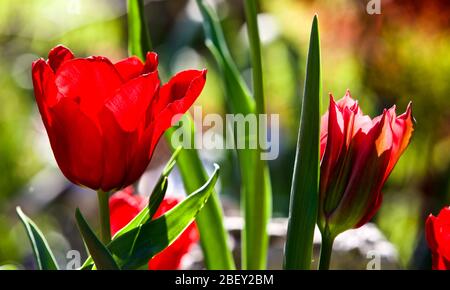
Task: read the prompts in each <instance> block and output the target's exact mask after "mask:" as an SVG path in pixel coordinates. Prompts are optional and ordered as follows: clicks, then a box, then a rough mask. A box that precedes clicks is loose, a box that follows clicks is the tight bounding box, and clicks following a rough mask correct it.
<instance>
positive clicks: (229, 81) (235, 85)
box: [197, 0, 255, 115]
mask: <svg viewBox="0 0 450 290" xmlns="http://www.w3.org/2000/svg"><path fill="white" fill-rule="evenodd" d="M197 5H198V7H199V9H200V12H201V13H202V16H203V28H204V31H205V36H206V46H207V47H208V48H209V50H210V51H211V53H212V54H213V56H214V58H215V59H216V61H217V63H218V65H219V68H220V70H221V72H222V75H223V76H224V81H225V89H226V90H227V91H226V93H227V97H228V101H229V106H230V107H231V109H232V111H233V112H235V113H242V114H244V115H246V114H249V113H253V112H254V110H255V101H254V100H253V98H252V97H251V94H250V90H249V89H248V87H247V85H246V84H245V81H244V79H243V78H242V77H241V75H240V74H239V70H238V69H237V66H236V64H235V63H234V61H233V58H232V57H231V54H230V51H229V49H228V47H227V45H226V41H225V37H224V34H223V31H222V28H221V26H220V22H219V20H218V17H217V15H216V14H215V13H214V11H213V10H212V8H211V7H210V6H208V5H207V4H206V3H205V2H204V1H203V0H197Z"/></svg>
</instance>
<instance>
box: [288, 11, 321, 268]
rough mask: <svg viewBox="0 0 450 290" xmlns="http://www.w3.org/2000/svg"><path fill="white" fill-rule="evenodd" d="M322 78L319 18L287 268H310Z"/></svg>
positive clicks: (310, 60)
mask: <svg viewBox="0 0 450 290" xmlns="http://www.w3.org/2000/svg"><path fill="white" fill-rule="evenodd" d="M321 98H322V79H321V61H320V38H319V28H318V19H317V15H316V16H314V19H313V22H312V28H311V37H310V43H309V52H308V60H307V65H306V80H305V89H304V94H303V102H302V113H301V120H300V126H299V134H298V143H297V152H296V156H295V165H294V173H293V177H292V188H291V201H290V210H289V225H288V234H287V241H286V249H285V257H284V267H285V268H286V269H310V267H311V256H312V246H313V237H314V228H315V224H316V220H317V210H318V209H317V208H318V198H319V197H318V192H319V176H320V175H319V170H320V164H319V162H320V160H319V152H320V150H319V136H320V105H321Z"/></svg>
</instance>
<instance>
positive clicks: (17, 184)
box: [0, 0, 450, 268]
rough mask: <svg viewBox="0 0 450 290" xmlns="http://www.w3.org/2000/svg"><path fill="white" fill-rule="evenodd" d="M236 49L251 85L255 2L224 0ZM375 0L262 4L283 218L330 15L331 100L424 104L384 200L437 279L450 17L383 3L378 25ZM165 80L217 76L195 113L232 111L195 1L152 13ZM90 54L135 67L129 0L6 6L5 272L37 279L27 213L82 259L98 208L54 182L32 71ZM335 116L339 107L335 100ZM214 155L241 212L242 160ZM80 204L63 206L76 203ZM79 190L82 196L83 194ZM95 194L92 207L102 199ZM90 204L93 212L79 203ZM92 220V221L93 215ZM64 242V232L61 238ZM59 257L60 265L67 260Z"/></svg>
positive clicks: (277, 209) (216, 0)
mask: <svg viewBox="0 0 450 290" xmlns="http://www.w3.org/2000/svg"><path fill="white" fill-rule="evenodd" d="M210 2H211V3H212V4H213V5H214V6H215V7H216V9H217V11H218V13H219V16H220V17H221V21H222V25H223V28H224V31H225V34H226V37H227V41H228V44H229V46H230V49H231V52H232V54H233V57H234V59H235V60H236V63H237V64H238V66H239V68H240V70H241V72H242V73H243V75H244V76H246V78H247V79H248V78H249V76H250V71H249V55H248V44H247V41H246V38H245V29H244V28H245V22H244V11H243V7H242V1H240V0H222V1H221V0H212V1H210ZM368 2H369V1H365V0H317V1H313V0H296V1H294V0H277V1H271V0H261V1H260V10H261V14H260V15H259V21H260V29H261V38H262V41H263V58H264V59H263V66H264V78H265V90H266V97H267V106H268V112H269V113H278V114H280V124H281V130H280V156H279V158H278V159H276V160H273V161H271V162H270V163H269V164H270V167H271V177H272V184H273V188H274V213H273V215H274V216H287V210H288V200H289V191H290V181H291V175H292V172H291V171H292V166H293V161H294V153H295V145H296V134H297V128H298V120H299V113H300V108H301V103H300V97H301V94H302V90H303V79H304V75H303V74H304V65H305V53H306V50H307V44H308V37H309V35H308V34H309V29H310V21H311V19H312V16H313V15H314V13H318V14H319V20H320V31H321V38H322V58H323V77H324V85H323V87H324V92H326V93H328V92H332V93H333V94H334V96H335V97H336V98H340V97H341V96H343V95H344V93H345V90H346V89H350V90H351V93H352V95H353V96H354V97H355V98H357V99H358V101H359V103H360V105H361V107H362V109H363V110H364V112H365V113H366V114H369V115H371V116H375V115H378V114H380V113H381V112H382V110H383V108H385V107H390V106H392V105H394V104H396V105H397V112H398V113H402V112H403V111H404V110H405V108H406V104H407V103H408V102H409V101H410V100H412V101H413V113H414V116H415V118H416V120H417V124H416V131H415V134H414V137H413V140H412V143H411V145H410V146H409V148H408V150H407V151H406V153H405V154H404V156H403V157H402V158H401V159H400V162H399V163H398V165H397V166H396V168H395V170H394V172H393V174H392V175H391V178H390V179H389V181H388V183H387V184H386V186H385V188H384V203H383V205H382V207H381V210H380V211H379V213H378V214H377V216H376V217H375V219H374V221H375V222H376V223H377V224H378V226H379V227H380V229H381V230H382V231H383V233H384V234H385V235H386V237H387V238H388V240H390V241H391V242H392V243H394V244H395V246H396V247H397V249H398V251H399V254H400V259H401V263H402V266H403V267H405V268H427V267H429V254H428V251H427V249H426V245H425V244H424V236H423V225H424V220H425V218H426V216H427V215H428V214H429V213H434V214H436V213H437V212H438V210H439V209H440V208H441V207H443V206H444V205H446V204H449V203H450V185H449V179H450V150H449V149H450V97H449V96H448V94H449V92H450V56H449V53H450V6H449V5H448V3H447V1H446V0H440V1H438V0H431V1H421V0H409V1H408V0H391V1H382V4H381V14H380V15H369V14H367V12H366V5H367V3H368ZM145 13H146V14H147V19H148V20H149V23H148V24H149V27H150V31H151V36H152V41H153V44H154V47H155V50H156V51H157V52H158V54H159V55H160V63H161V65H160V70H161V71H162V72H163V75H169V74H173V73H174V72H177V71H180V70H182V69H186V68H202V67H206V68H208V71H209V72H208V81H207V84H206V88H205V90H204V92H203V94H202V96H201V97H200V98H199V100H198V101H197V103H196V104H198V105H201V106H202V107H203V110H204V114H205V113H207V112H214V113H220V114H224V113H225V105H224V100H223V99H224V97H223V87H222V82H221V80H220V75H219V73H218V71H217V68H216V65H215V63H214V61H213V59H212V57H211V55H210V53H209V52H208V50H207V49H206V47H205V45H204V41H203V30H202V26H201V23H200V21H201V15H200V13H199V11H198V10H197V7H196V5H195V1H191V0H189V1H188V0H171V1H164V0H150V1H145ZM60 43H61V44H64V45H66V46H68V47H70V48H71V49H72V50H73V51H74V52H75V54H76V55H77V56H88V55H105V56H108V57H109V58H110V59H112V60H119V59H121V58H124V57H126V55H127V50H126V49H127V24H126V2H125V1H122V0H114V1H112V0H99V1H88V0H64V1H61V0H40V1H35V0H24V1H13V0H3V1H1V4H0V265H1V264H6V263H10V264H15V265H17V266H19V267H25V268H28V267H32V259H31V257H30V251H31V248H30V246H29V244H28V240H27V238H26V236H25V233H24V231H23V229H22V225H21V224H19V223H18V219H17V217H16V215H15V212H14V208H15V206H17V205H19V204H20V205H21V206H23V207H24V209H25V210H26V212H27V213H29V214H30V216H31V217H32V218H33V219H34V220H35V221H36V223H37V224H39V225H40V227H41V228H42V230H43V231H44V232H45V233H46V235H47V237H48V239H49V243H50V244H51V245H52V247H53V248H55V252H56V255H57V256H61V257H62V258H64V256H65V254H64V253H65V252H66V251H67V249H71V248H82V244H81V241H80V240H79V239H78V240H77V239H76V238H75V239H70V238H67V237H70V236H76V235H77V234H76V229H75V228H74V224H73V218H72V216H73V208H74V207H75V206H80V207H84V208H88V209H91V212H92V215H95V208H96V205H95V202H94V201H95V196H94V195H93V194H92V193H90V192H87V191H86V190H82V189H79V188H76V187H73V186H70V185H69V184H67V183H65V182H63V183H61V182H59V181H58V179H54V178H52V176H55V174H58V169H57V167H56V163H55V161H54V159H53V155H52V153H51V150H50V148H49V145H48V141H47V136H46V134H45V130H44V129H43V126H42V123H41V120H40V116H39V113H38V111H37V107H36V105H35V102H34V96H33V91H32V82H31V77H30V68H31V63H32V61H33V60H35V59H37V58H38V57H44V58H45V57H46V56H47V53H48V51H49V50H50V49H51V48H52V47H54V46H55V45H57V44H60ZM323 98H324V102H323V104H325V105H324V108H323V110H326V106H327V104H328V97H327V95H326V94H324V96H323ZM204 153H205V156H206V157H205V158H206V159H213V160H214V161H218V162H220V163H221V164H222V167H223V169H224V170H223V173H222V178H221V183H222V194H224V195H227V196H229V197H230V198H231V199H233V198H234V199H235V200H238V196H237V195H238V192H239V183H238V178H237V173H236V170H235V167H236V166H237V164H236V161H235V158H234V157H233V154H234V153H233V152H229V151H225V152H221V153H217V152H215V153H214V154H208V152H204ZM69 191H70V192H72V194H71V195H69V196H67V195H64V193H65V192H69ZM73 192H75V193H73ZM91 195H92V197H91ZM80 203H81V204H80ZM86 211H87V210H86ZM61 233H62V234H61ZM58 251H59V253H60V254H58Z"/></svg>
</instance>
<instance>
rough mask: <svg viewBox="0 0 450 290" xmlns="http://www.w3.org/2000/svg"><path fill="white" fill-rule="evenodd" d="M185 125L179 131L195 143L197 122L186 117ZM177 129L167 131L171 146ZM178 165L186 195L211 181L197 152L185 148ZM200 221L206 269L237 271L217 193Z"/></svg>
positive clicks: (199, 226) (203, 212)
mask: <svg viewBox="0 0 450 290" xmlns="http://www.w3.org/2000/svg"><path fill="white" fill-rule="evenodd" d="M182 122H183V124H184V125H183V126H182V127H181V128H178V130H183V134H184V135H185V136H188V135H189V134H190V136H191V140H194V139H193V138H194V133H195V132H194V122H193V120H192V118H191V117H190V115H189V114H186V115H184V116H183V117H182ZM174 130H175V128H170V129H169V130H167V132H166V138H167V139H168V144H170V145H171V146H172V142H171V140H170V139H171V136H172V133H173V132H174ZM191 148H193V147H191ZM177 166H178V169H179V170H180V173H181V177H182V179H183V184H184V188H185V190H186V192H193V191H194V190H195V189H197V188H199V187H200V186H202V184H204V183H205V182H206V181H207V180H208V175H207V174H206V171H205V169H204V167H203V164H202V162H201V160H200V157H199V155H198V152H197V150H196V149H182V150H181V153H180V155H179V156H178V158H177ZM196 222H197V227H198V229H199V232H200V241H201V245H202V250H203V256H204V261H205V265H206V268H207V269H210V270H233V269H235V268H236V266H235V264H234V260H233V256H232V254H231V251H230V250H229V247H228V243H227V242H228V234H227V231H226V230H225V227H224V221H223V214H222V208H221V205H220V200H219V197H218V196H217V194H216V193H215V192H214V193H213V194H212V196H211V197H210V199H209V200H208V203H207V204H206V205H205V207H204V208H203V210H202V211H201V212H200V213H199V215H198V217H197V219H196Z"/></svg>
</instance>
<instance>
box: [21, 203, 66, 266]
mask: <svg viewBox="0 0 450 290" xmlns="http://www.w3.org/2000/svg"><path fill="white" fill-rule="evenodd" d="M16 212H17V214H18V215H19V218H20V220H21V221H22V223H23V225H24V226H25V229H26V232H27V235H28V238H29V239H30V242H31V246H32V247H33V253H34V256H35V258H36V262H37V266H38V268H39V270H58V264H56V261H55V257H54V256H53V253H52V251H51V250H50V247H49V246H48V243H47V241H46V240H45V237H44V235H43V234H42V232H41V231H40V230H39V228H38V227H37V226H36V224H35V223H34V222H33V221H32V220H31V219H30V218H29V217H27V216H26V215H25V214H24V213H23V211H22V209H21V208H20V207H16Z"/></svg>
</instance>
